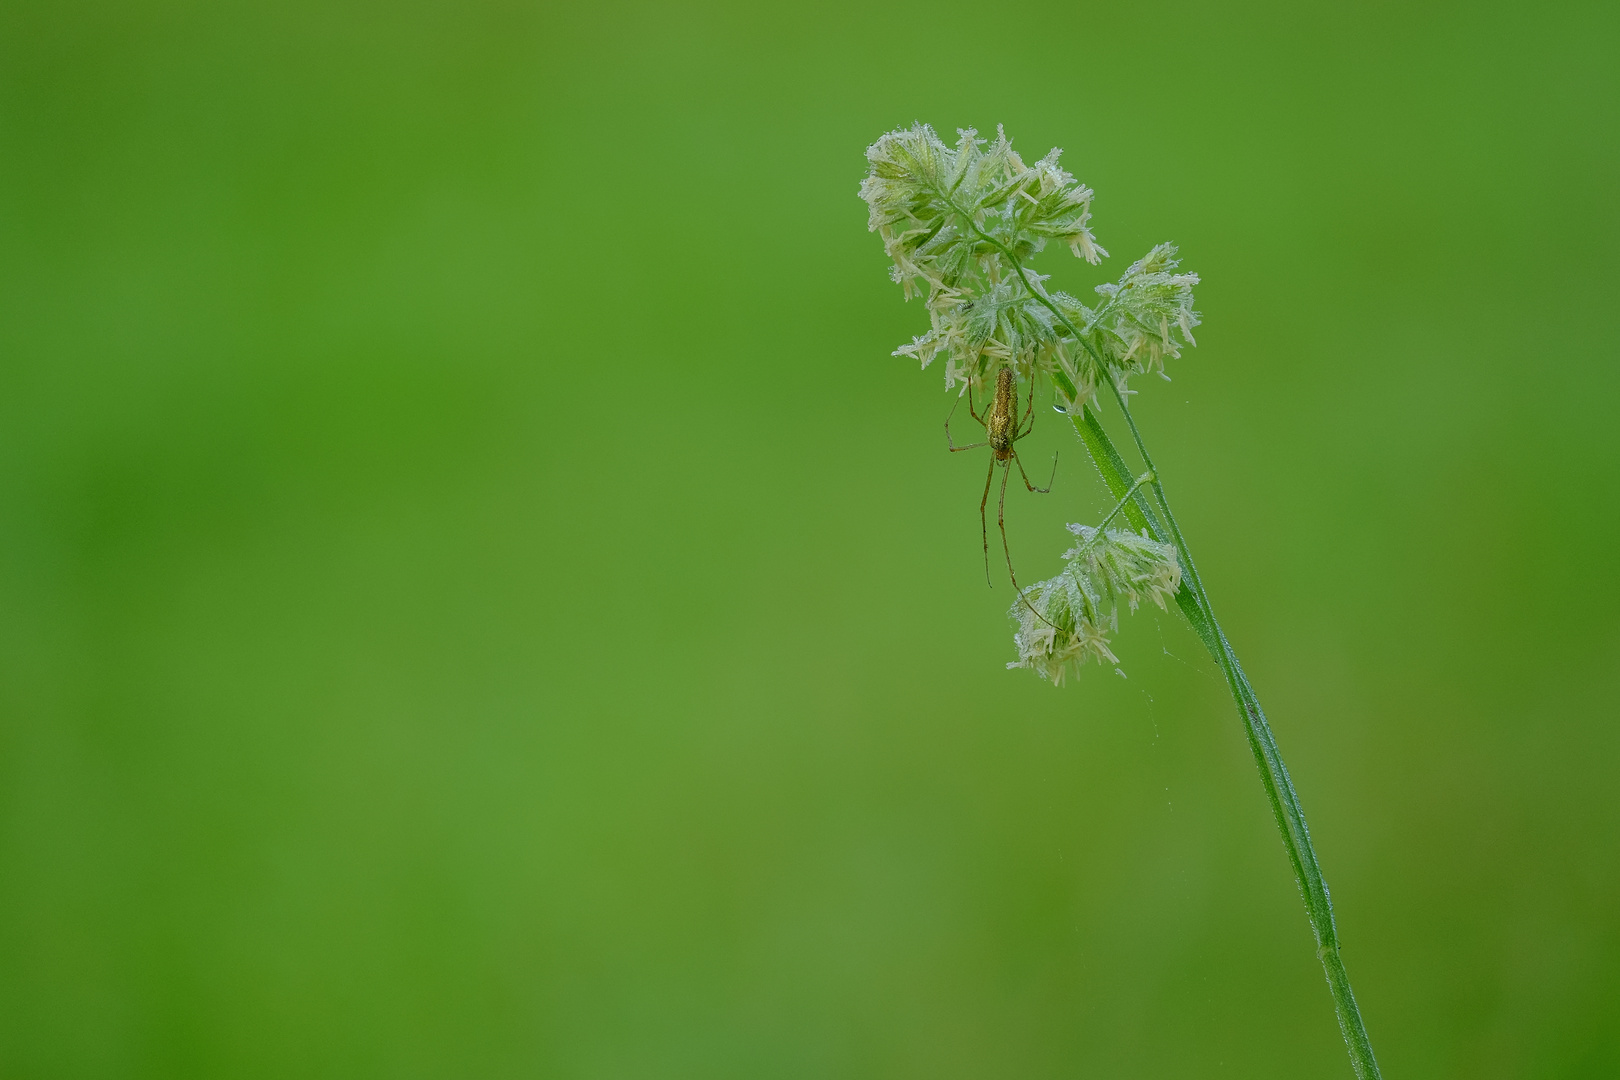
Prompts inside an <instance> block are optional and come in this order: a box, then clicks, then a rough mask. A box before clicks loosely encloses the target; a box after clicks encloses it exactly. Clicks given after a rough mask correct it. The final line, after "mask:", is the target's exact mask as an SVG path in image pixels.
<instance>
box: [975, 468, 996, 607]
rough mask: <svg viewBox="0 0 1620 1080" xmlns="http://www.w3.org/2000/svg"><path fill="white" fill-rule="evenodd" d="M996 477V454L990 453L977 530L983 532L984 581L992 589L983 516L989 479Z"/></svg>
mask: <svg viewBox="0 0 1620 1080" xmlns="http://www.w3.org/2000/svg"><path fill="white" fill-rule="evenodd" d="M995 478H996V455H994V454H991V455H990V471H989V472H987V473H985V474H984V498H982V499H980V500H979V531H980V532H981V533H983V534H984V583H985V584H986V585H989V586H990V587H991V588H992V589H993V588H995V585H994V584H992V583H991V581H990V525H989V522H988V521H987V520H986V518H985V516H984V508H985V505H986V504H988V503H989V502H990V481H992V480H994V479H995Z"/></svg>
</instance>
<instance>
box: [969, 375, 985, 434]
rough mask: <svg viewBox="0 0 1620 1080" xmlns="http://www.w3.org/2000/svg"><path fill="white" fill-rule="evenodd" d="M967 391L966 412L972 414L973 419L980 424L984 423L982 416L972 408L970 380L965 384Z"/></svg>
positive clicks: (971, 384) (971, 385)
mask: <svg viewBox="0 0 1620 1080" xmlns="http://www.w3.org/2000/svg"><path fill="white" fill-rule="evenodd" d="M967 391H968V414H969V415H970V416H972V417H973V419H975V420H977V421H978V422H979V423H981V424H982V423H984V417H982V416H980V415H979V414H978V412H977V411H975V410H974V408H973V383H972V382H969V383H968V384H967Z"/></svg>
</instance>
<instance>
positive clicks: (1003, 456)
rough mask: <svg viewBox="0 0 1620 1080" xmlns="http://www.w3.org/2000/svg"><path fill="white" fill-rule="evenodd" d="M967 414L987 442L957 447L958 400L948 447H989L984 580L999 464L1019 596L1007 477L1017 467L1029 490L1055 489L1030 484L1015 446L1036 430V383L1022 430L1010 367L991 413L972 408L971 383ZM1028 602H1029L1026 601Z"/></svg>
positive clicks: (1001, 521) (1002, 512)
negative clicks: (953, 433)
mask: <svg viewBox="0 0 1620 1080" xmlns="http://www.w3.org/2000/svg"><path fill="white" fill-rule="evenodd" d="M967 398H968V412H969V413H971V414H972V416H973V419H975V420H977V421H978V422H979V423H981V424H983V425H984V433H985V435H986V439H985V441H984V442H976V443H969V444H968V445H967V446H957V445H956V443H955V442H953V441H952V440H951V416H952V415H955V413H956V405H960V404H961V402H962V399H961V398H960V397H958V398H957V399H956V404H954V405H952V406H951V414H950V415H948V416H946V417H945V446H946V448H947V449H949V450H950V452H951V453H953V454H954V453H957V452H959V451H962V450H977V449H978V448H979V447H981V446H988V447H989V448H990V469H989V471H988V472H986V473H985V477H984V497H983V498H981V499H980V500H979V530H980V532H981V533H983V535H984V580H985V583H986V584H989V582H990V525H989V523H988V521H987V519H986V517H985V507H986V506H987V505H988V504H989V502H990V484H991V482H992V481H994V480H995V478H996V466H997V465H1000V466H1001V469H1002V472H1001V501H1000V502H999V504H998V505H997V507H996V524H997V525H998V526H1000V528H1001V550H1002V553H1003V554H1004V555H1006V557H1007V577H1008V578H1009V579H1010V580H1011V581H1012V586H1013V589H1014V590H1015V591H1016V592H1017V593H1018V595H1019V596H1023V595H1024V592H1023V590H1022V589H1020V588H1019V587H1018V575H1017V574H1015V573H1014V572H1013V564H1012V548H1011V547H1009V546H1008V544H1007V477H1008V475H1009V474H1010V473H1011V472H1012V466H1013V465H1017V466H1018V475H1019V476H1020V477H1022V478H1023V480H1024V486H1025V487H1026V488H1028V489H1029V490H1030V491H1033V492H1037V493H1039V494H1041V495H1045V494H1046V493H1047V492H1049V491H1051V490H1052V479H1048V480H1047V481H1046V486H1045V487H1043V488H1038V487H1036V486H1035V485H1034V484H1032V483H1030V482H1029V474H1028V473H1026V472H1025V471H1024V463H1023V462H1022V461H1020V460H1019V459H1018V450H1017V447H1016V446H1015V444H1016V443H1017V442H1018V440H1019V439H1022V438H1023V437H1024V436H1026V435H1028V434H1029V433H1030V432H1031V431H1033V430H1034V428H1035V380H1034V379H1031V380H1030V382H1029V405H1028V406H1027V412H1028V417H1029V423H1028V426H1026V427H1025V428H1024V429H1023V430H1022V431H1020V430H1019V428H1018V384H1017V382H1016V381H1015V380H1014V379H1013V373H1012V370H1011V369H1010V368H1002V369H1001V370H999V371H997V372H996V396H995V400H994V401H992V402H991V403H990V411H989V412H988V413H986V414H985V415H984V416H980V415H979V414H978V412H977V411H976V410H975V409H974V407H973V386H972V384H971V383H969V384H968V393H967ZM1056 476H1057V455H1056V454H1053V455H1052V478H1056ZM1025 603H1028V601H1027V600H1026V601H1025Z"/></svg>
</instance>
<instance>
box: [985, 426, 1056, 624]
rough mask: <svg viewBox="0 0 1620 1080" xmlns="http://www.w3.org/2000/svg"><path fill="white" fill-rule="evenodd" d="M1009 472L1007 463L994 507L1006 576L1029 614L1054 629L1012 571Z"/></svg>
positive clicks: (1009, 467) (1019, 468)
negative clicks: (1008, 513)
mask: <svg viewBox="0 0 1620 1080" xmlns="http://www.w3.org/2000/svg"><path fill="white" fill-rule="evenodd" d="M1013 460H1014V461H1016V460H1017V456H1016V455H1015V456H1014V458H1013ZM1018 471H1019V472H1023V471H1024V467H1023V466H1022V465H1020V466H1018ZM1011 472H1012V465H1011V463H1009V464H1008V465H1007V471H1006V472H1005V473H1002V474H1001V505H1000V506H999V507H998V508H997V509H996V524H997V525H1000V526H1001V551H1002V553H1003V554H1004V555H1006V556H1007V577H1008V579H1009V580H1010V581H1011V582H1012V587H1013V592H1015V593H1017V594H1018V599H1020V600H1022V601H1023V602H1024V606H1025V607H1027V608H1029V612H1030V614H1031V615H1034V616H1035V617H1036V618H1037V619H1039V620H1041V622H1043V623H1045V624H1046V625H1047V626H1050V627H1052V629H1054V630H1056V629H1057V627H1056V626H1055V625H1054V624H1053V622H1052V620H1051V619H1048V618H1047V617H1046V616H1045V615H1042V614H1041V613H1040V612H1039V611H1036V610H1035V605H1034V604H1032V603H1030V602H1029V597H1027V596H1025V595H1024V590H1023V587H1022V586H1020V585H1019V584H1018V575H1017V574H1015V573H1013V564H1012V547H1011V546H1010V545H1009V544H1008V543H1007V477H1008V475H1009V474H1011ZM1024 482H1025V483H1026V484H1027V483H1029V481H1028V480H1027V479H1026V480H1025V481H1024ZM1035 490H1037V491H1039V490H1040V489H1039V488H1036V489H1035Z"/></svg>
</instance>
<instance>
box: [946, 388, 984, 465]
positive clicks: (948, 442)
mask: <svg viewBox="0 0 1620 1080" xmlns="http://www.w3.org/2000/svg"><path fill="white" fill-rule="evenodd" d="M960 404H962V399H961V398H960V397H958V398H957V399H956V401H955V403H954V404H952V405H951V411H950V412H949V413H947V414H946V415H945V449H947V450H949V451H950V452H951V453H953V454H954V453H956V452H957V451H958V450H977V449H978V448H979V447H981V446H989V445H990V444H989V443H987V442H976V443H969V444H968V445H966V446H957V445H956V444H955V443H954V442H952V441H951V417H953V416H955V415H956V406H957V405H960ZM969 408H972V406H971V405H969ZM974 419H975V420H976V419H978V417H974Z"/></svg>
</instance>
